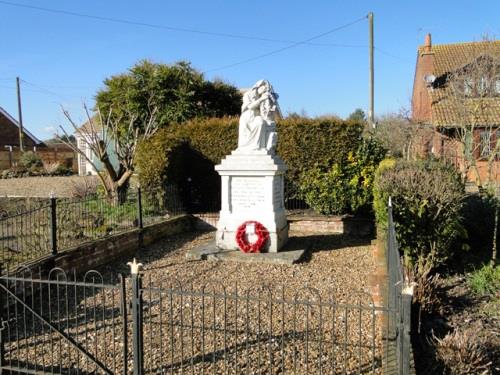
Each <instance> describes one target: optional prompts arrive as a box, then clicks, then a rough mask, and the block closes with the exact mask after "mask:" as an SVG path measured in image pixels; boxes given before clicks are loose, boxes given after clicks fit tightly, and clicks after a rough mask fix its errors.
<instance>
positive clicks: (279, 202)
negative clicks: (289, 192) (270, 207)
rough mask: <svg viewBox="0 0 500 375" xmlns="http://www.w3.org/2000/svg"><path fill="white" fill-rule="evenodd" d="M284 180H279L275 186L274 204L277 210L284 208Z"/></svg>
mask: <svg viewBox="0 0 500 375" xmlns="http://www.w3.org/2000/svg"><path fill="white" fill-rule="evenodd" d="M282 186H283V179H282V178H278V179H276V181H275V182H274V185H273V204H274V207H276V208H283V194H282V192H283V187H282Z"/></svg>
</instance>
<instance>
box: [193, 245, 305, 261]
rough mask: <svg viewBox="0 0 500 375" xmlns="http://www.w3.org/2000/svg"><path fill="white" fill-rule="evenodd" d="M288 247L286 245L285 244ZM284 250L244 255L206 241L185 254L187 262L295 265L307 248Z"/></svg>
mask: <svg viewBox="0 0 500 375" xmlns="http://www.w3.org/2000/svg"><path fill="white" fill-rule="evenodd" d="M287 245H288V244H287ZM287 247H289V246H285V249H284V250H283V251H279V252H277V253H251V254H249V253H244V252H242V251H239V250H225V249H221V248H219V247H217V246H216V245H215V240H211V241H207V242H205V243H202V244H199V245H198V246H196V247H194V248H192V249H190V250H188V251H187V253H186V258H187V259H188V260H208V261H220V262H240V263H265V264H295V263H298V262H300V261H301V260H302V259H303V257H304V254H305V253H306V251H307V248H304V249H290V250H287Z"/></svg>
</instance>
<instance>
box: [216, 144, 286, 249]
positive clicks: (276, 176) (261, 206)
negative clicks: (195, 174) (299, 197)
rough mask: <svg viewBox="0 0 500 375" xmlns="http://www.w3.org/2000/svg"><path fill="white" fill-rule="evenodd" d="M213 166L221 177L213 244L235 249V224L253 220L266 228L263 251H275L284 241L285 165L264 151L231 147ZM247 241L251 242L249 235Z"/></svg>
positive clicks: (236, 247) (237, 225)
mask: <svg viewBox="0 0 500 375" xmlns="http://www.w3.org/2000/svg"><path fill="white" fill-rule="evenodd" d="M215 169H216V170H217V172H218V173H219V174H220V176H221V179H222V186H221V191H222V199H221V211H220V217H219V221H218V223H217V237H216V245H217V246H218V247H219V248H222V249H227V250H235V249H238V244H237V243H236V231H237V229H238V227H239V226H240V225H241V224H243V223H244V222H245V221H248V220H255V221H258V222H260V223H261V224H262V225H264V226H265V227H266V228H267V230H268V231H269V236H270V240H269V241H268V242H267V245H266V247H265V249H264V250H263V251H268V252H277V251H279V249H281V248H282V247H283V245H284V244H285V243H286V241H287V240H288V223H287V219H286V214H285V206H284V190H283V189H284V173H285V171H286V169H287V168H286V165H285V164H284V163H283V161H282V160H281V158H280V157H279V156H277V155H276V154H275V153H274V152H270V151H266V150H254V151H241V150H235V151H233V152H232V153H231V155H228V156H226V158H225V159H223V160H222V162H221V163H220V164H219V165H217V166H215ZM249 236H250V237H251V234H250V235H249ZM249 241H250V242H254V241H253V239H252V238H249Z"/></svg>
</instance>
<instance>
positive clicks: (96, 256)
mask: <svg viewBox="0 0 500 375" xmlns="http://www.w3.org/2000/svg"><path fill="white" fill-rule="evenodd" d="M192 228H193V219H192V217H191V216H188V215H183V216H178V217H175V218H172V219H169V220H166V221H162V222H159V223H154V224H150V225H147V226H145V227H144V228H143V229H133V230H131V231H128V232H125V233H120V234H116V235H113V236H109V237H106V238H103V239H100V240H96V241H92V242H88V243H86V244H82V245H79V246H75V247H74V248H70V249H67V250H64V251H62V252H60V253H58V254H57V255H50V256H46V257H44V258H42V259H38V260H37V261H35V262H32V263H29V264H27V265H25V266H27V267H28V268H30V269H38V268H39V267H40V268H41V269H42V272H43V271H48V270H50V269H52V268H54V267H59V268H61V269H63V270H64V271H71V270H73V269H75V270H76V272H77V273H83V272H86V271H88V270H91V269H95V268H96V267H99V266H102V265H104V264H106V263H109V262H111V261H113V260H116V259H117V258H119V257H123V256H133V254H134V253H135V251H136V250H137V249H138V248H139V247H141V246H148V245H150V244H152V243H153V242H155V241H157V240H159V239H161V238H163V237H167V236H170V235H173V234H178V233H182V232H186V231H190V230H192ZM23 268H25V267H23Z"/></svg>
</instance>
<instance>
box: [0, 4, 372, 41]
mask: <svg viewBox="0 0 500 375" xmlns="http://www.w3.org/2000/svg"><path fill="white" fill-rule="evenodd" d="M0 4H3V5H8V6H12V7H18V8H25V9H31V10H38V11H42V12H47V13H55V14H64V15H66V16H72V17H80V18H87V19H93V20H98V21H103V22H113V23H119V24H124V25H133V26H141V27H148V28H152V29H160V30H168V31H177V32H183V33H191V34H200V35H208V36H217V37H224V38H233V39H245V40H256V41H261V42H270V43H281V44H288V43H297V42H296V41H293V40H286V39H274V38H266V37H260V36H252V35H242V34H230V33H220V32H215V31H208V30H197V29H191V28H187V27H176V26H170V25H160V24H154V23H148V22H142V21H134V20H127V19H123V18H115V17H108V16H100V15H96V14H86V13H79V12H72V11H67V10H63V9H56V8H46V7H41V6H36V5H28V4H20V3H15V2H11V1H4V0H0ZM300 43H301V44H309V45H314V46H325V47H346V48H363V47H366V46H365V45H359V44H336V43H309V42H300Z"/></svg>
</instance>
